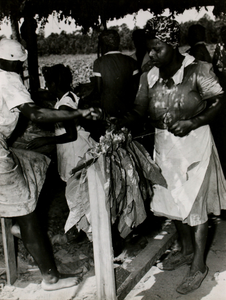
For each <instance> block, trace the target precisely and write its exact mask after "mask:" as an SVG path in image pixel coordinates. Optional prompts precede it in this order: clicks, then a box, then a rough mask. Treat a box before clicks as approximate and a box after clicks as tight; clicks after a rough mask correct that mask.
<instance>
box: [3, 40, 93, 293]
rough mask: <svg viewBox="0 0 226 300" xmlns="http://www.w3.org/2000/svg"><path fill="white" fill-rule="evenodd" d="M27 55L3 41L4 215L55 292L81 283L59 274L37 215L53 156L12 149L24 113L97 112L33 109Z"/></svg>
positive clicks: (58, 116)
mask: <svg viewBox="0 0 226 300" xmlns="http://www.w3.org/2000/svg"><path fill="white" fill-rule="evenodd" d="M26 59H27V51H26V50H25V49H24V48H23V46H22V45H21V44H20V43H18V42H17V41H15V40H10V39H6V38H3V39H1V40H0V170H1V173H0V216H1V217H6V218H7V217H10V218H11V217H12V218H15V220H16V222H17V223H18V225H19V227H20V231H21V238H22V241H23V243H24V246H25V247H26V249H27V250H28V252H29V253H30V254H31V255H32V257H33V258H34V260H35V262H36V263H37V265H38V267H39V269H40V272H41V274H42V277H43V281H42V288H43V289H45V290H57V289H61V288H66V287H70V286H73V285H76V284H78V279H77V278H76V277H73V275H69V276H68V275H67V276H65V275H63V274H60V273H59V272H58V270H57V267H56V264H55V261H54V255H53V252H52V250H51V246H50V243H49V240H48V237H47V235H46V234H45V233H44V232H42V229H41V226H40V223H39V220H38V218H37V214H36V211H35V208H36V204H37V201H38V197H39V194H40V192H41V189H42V186H43V183H44V181H45V176H46V171H47V168H48V165H49V158H47V157H46V156H44V155H43V154H40V153H37V152H33V151H26V150H24V149H23V150H21V149H13V148H9V146H8V144H7V142H8V139H9V137H10V136H11V134H12V133H13V131H14V129H15V127H16V125H17V122H18V118H19V115H20V113H22V114H23V115H24V116H26V117H27V118H29V119H30V120H32V121H33V122H38V123H45V122H49V123H56V122H64V121H67V120H74V119H77V118H80V117H87V118H89V117H92V111H93V109H92V108H91V109H87V110H79V109H78V110H71V111H65V110H53V109H48V108H41V107H38V106H37V105H35V103H34V102H33V101H32V99H31V97H30V94H29V93H28V91H27V90H26V88H25V86H24V85H23V83H22V80H21V78H20V75H19V74H20V71H21V69H22V65H23V62H24V61H25V60H26Z"/></svg>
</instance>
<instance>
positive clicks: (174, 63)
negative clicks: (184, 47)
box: [159, 51, 184, 80]
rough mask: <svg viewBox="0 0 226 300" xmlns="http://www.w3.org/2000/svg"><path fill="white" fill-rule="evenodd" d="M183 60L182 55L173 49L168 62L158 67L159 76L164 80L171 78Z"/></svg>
mask: <svg viewBox="0 0 226 300" xmlns="http://www.w3.org/2000/svg"><path fill="white" fill-rule="evenodd" d="M183 60H184V56H183V55H181V54H180V52H179V51H175V54H174V56H173V58H172V60H171V61H170V63H169V64H167V65H165V66H164V67H161V68H160V69H159V70H160V76H161V78H163V79H165V80H167V79H169V78H172V77H173V75H174V74H175V73H176V72H177V71H178V70H179V69H180V67H181V65H182V62H183Z"/></svg>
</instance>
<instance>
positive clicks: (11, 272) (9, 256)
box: [1, 218, 17, 285]
mask: <svg viewBox="0 0 226 300" xmlns="http://www.w3.org/2000/svg"><path fill="white" fill-rule="evenodd" d="M1 225H2V240H3V248H4V256H5V265H6V276H7V283H8V284H9V285H11V284H13V283H14V282H15V281H16V279H17V263H16V254H15V245H14V236H13V235H12V233H11V227H12V220H11V218H1Z"/></svg>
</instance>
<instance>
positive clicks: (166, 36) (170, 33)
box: [145, 16, 180, 48]
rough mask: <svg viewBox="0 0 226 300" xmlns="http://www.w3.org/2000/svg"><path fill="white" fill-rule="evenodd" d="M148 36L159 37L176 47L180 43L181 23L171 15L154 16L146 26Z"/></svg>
mask: <svg viewBox="0 0 226 300" xmlns="http://www.w3.org/2000/svg"><path fill="white" fill-rule="evenodd" d="M145 33H146V35H147V36H150V37H152V38H154V37H155V38H157V39H159V40H160V41H162V42H164V43H166V44H168V45H171V46H172V47H173V48H176V47H177V46H178V45H179V37H180V28H179V23H178V22H177V21H176V20H174V19H172V18H170V17H164V16H159V17H154V18H152V19H150V20H148V21H147V24H146V27H145Z"/></svg>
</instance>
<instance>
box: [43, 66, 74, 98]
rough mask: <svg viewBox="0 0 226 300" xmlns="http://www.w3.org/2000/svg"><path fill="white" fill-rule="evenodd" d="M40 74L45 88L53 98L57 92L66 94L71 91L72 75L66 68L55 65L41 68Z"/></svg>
mask: <svg viewBox="0 0 226 300" xmlns="http://www.w3.org/2000/svg"><path fill="white" fill-rule="evenodd" d="M42 73H43V76H44V78H45V82H46V87H47V88H48V90H49V91H50V92H51V93H52V94H53V95H54V96H57V95H58V93H59V92H61V93H66V92H67V91H69V90H71V84H72V73H71V70H70V68H69V67H68V66H67V67H65V66H64V65H63V64H57V65H54V66H52V67H43V68H42Z"/></svg>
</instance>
